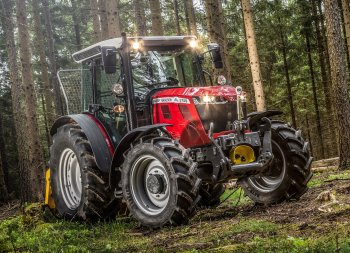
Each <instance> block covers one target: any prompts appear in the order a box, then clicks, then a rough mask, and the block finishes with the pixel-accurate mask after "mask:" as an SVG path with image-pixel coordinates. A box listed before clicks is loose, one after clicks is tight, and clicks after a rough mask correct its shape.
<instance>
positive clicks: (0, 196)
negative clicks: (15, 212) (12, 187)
mask: <svg viewBox="0 0 350 253" xmlns="http://www.w3.org/2000/svg"><path fill="white" fill-rule="evenodd" d="M5 150H6V149H5V142H4V135H3V122H2V115H1V114H0V202H6V201H7V199H8V191H7V183H8V179H6V173H5V170H8V167H7V166H8V163H7V157H6V152H5Z"/></svg>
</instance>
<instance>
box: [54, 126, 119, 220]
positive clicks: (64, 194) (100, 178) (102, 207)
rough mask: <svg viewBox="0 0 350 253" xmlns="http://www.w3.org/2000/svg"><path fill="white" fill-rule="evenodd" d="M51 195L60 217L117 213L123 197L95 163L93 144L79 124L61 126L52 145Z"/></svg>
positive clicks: (107, 216) (108, 216)
mask: <svg viewBox="0 0 350 253" xmlns="http://www.w3.org/2000/svg"><path fill="white" fill-rule="evenodd" d="M50 152H51V158H50V169H51V187H52V196H53V199H54V201H55V205H56V210H55V211H56V212H57V213H58V215H59V216H61V217H63V218H67V219H82V220H88V221H94V220H97V219H111V218H114V217H115V216H116V214H117V213H118V211H119V209H120V207H121V206H122V203H121V200H119V199H116V198H115V197H114V195H113V192H112V190H111V189H110V187H109V184H108V175H107V174H105V173H102V172H101V171H100V170H99V169H98V167H97V164H96V160H95V157H94V154H93V152H92V149H91V144H90V142H89V141H88V139H87V138H86V135H85V134H84V132H83V130H82V129H81V128H80V127H79V125H77V124H67V125H64V126H62V127H60V128H58V130H57V133H56V134H55V135H54V136H53V144H52V146H51V148H50Z"/></svg>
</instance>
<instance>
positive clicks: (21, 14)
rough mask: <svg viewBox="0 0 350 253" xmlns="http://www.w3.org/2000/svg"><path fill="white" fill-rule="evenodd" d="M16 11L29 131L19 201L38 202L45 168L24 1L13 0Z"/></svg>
mask: <svg viewBox="0 0 350 253" xmlns="http://www.w3.org/2000/svg"><path fill="white" fill-rule="evenodd" d="M16 13H17V27H18V34H19V43H20V59H21V65H22V71H21V72H22V87H23V90H24V96H25V100H24V101H25V114H26V119H27V122H26V127H27V131H28V133H30V134H28V135H27V139H28V142H27V143H28V157H29V166H28V167H25V168H23V169H24V170H25V174H26V175H28V177H27V178H26V179H25V180H24V182H22V183H23V187H24V189H26V190H27V191H25V192H24V196H22V200H23V201H40V200H42V198H43V195H42V192H43V187H44V170H43V169H44V167H43V156H42V146H41V142H40V136H39V128H38V123H37V115H36V95H35V91H34V83H33V77H32V65H31V52H30V42H29V31H28V25H27V12H26V1H23V0H16Z"/></svg>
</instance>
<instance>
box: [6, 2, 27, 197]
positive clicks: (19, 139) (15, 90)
mask: <svg viewBox="0 0 350 253" xmlns="http://www.w3.org/2000/svg"><path fill="white" fill-rule="evenodd" d="M1 4H2V8H1V10H2V15H1V22H2V29H3V31H4V38H5V40H6V52H7V58H8V59H7V63H8V69H9V73H10V84H11V98H12V101H11V102H12V112H13V113H12V115H13V118H14V126H15V131H16V147H17V153H18V167H19V171H20V176H21V179H24V177H23V173H22V172H23V171H24V170H23V168H24V167H27V166H28V164H29V162H28V158H27V145H26V138H25V136H26V133H27V131H26V129H25V115H24V113H23V110H22V101H21V98H22V95H23V92H22V91H21V78H20V74H19V68H18V65H17V48H16V43H15V36H14V23H13V7H14V6H13V1H12V0H1ZM20 192H21V196H23V195H24V192H25V189H24V187H21V189H20Z"/></svg>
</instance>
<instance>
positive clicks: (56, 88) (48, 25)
mask: <svg viewBox="0 0 350 253" xmlns="http://www.w3.org/2000/svg"><path fill="white" fill-rule="evenodd" d="M42 5H43V14H44V20H45V30H46V36H47V45H48V51H49V63H50V64H49V66H50V71H51V82H52V86H53V94H54V98H55V109H56V114H57V115H63V114H64V110H63V105H62V99H61V88H60V84H59V82H58V78H57V65H56V56H55V42H54V38H53V30H52V22H51V13H50V6H49V0H42Z"/></svg>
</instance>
